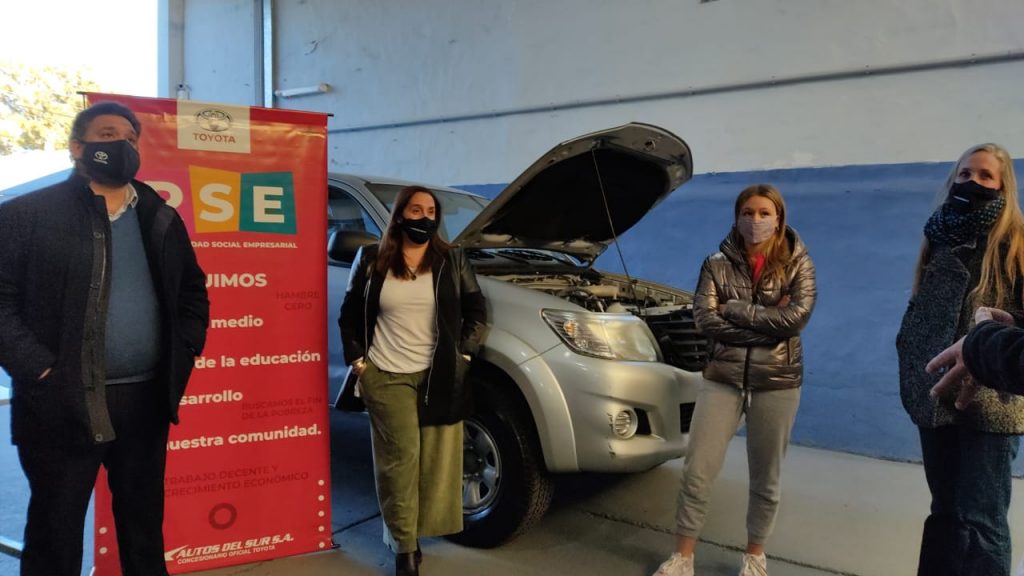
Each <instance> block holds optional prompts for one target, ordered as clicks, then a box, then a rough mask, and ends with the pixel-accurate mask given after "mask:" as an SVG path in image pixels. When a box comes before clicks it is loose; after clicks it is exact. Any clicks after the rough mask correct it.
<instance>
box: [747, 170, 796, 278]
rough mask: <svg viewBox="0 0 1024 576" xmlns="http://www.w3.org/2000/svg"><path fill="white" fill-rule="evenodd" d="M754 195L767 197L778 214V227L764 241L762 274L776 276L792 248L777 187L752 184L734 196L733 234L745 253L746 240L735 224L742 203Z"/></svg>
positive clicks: (783, 267) (787, 259)
mask: <svg viewBox="0 0 1024 576" xmlns="http://www.w3.org/2000/svg"><path fill="white" fill-rule="evenodd" d="M754 196H760V197H762V198H767V199H768V200H769V201H771V203H772V204H773V205H774V206H775V213H776V214H778V227H777V228H776V229H775V233H774V234H772V237H771V238H769V239H768V240H767V241H766V244H765V246H764V252H763V254H764V276H765V277H769V276H778V275H780V274H781V273H782V271H783V270H784V269H785V267H786V264H788V263H789V261H790V259H791V258H792V257H793V250H792V248H791V247H790V245H789V240H788V239H787V238H786V202H785V201H784V200H783V199H782V193H781V192H779V189H778V188H776V187H775V186H772V185H771V184H754V185H752V186H747V187H746V188H744V189H743V191H742V192H740V195H739V196H737V197H736V206H735V208H734V209H733V234H734V236H735V238H736V239H737V242H739V245H740V246H742V247H743V252H744V253H746V252H747V246H746V240H744V239H743V235H742V234H740V233H739V232H738V231H737V229H736V227H735V224H736V223H738V222H739V220H740V210H742V209H743V205H744V204H746V203H747V200H750V199H751V198H753V197H754Z"/></svg>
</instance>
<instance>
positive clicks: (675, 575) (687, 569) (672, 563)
mask: <svg viewBox="0 0 1024 576" xmlns="http://www.w3.org/2000/svg"><path fill="white" fill-rule="evenodd" d="M654 576H693V556H685V557H684V556H683V555H682V554H680V553H679V552H673V553H672V555H671V556H669V558H668V560H665V561H664V562H662V563H661V566H658V571H657V572H655V573H654Z"/></svg>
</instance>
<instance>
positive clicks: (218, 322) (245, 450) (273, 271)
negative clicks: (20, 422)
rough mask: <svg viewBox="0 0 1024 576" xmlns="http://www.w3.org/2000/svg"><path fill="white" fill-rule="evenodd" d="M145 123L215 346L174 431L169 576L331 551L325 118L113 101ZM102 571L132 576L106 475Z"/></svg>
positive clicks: (99, 528)
mask: <svg viewBox="0 0 1024 576" xmlns="http://www.w3.org/2000/svg"><path fill="white" fill-rule="evenodd" d="M86 98H87V100H88V101H89V103H95V102H99V101H103V100H113V101H117V102H120V103H122V104H124V105H126V106H127V107H128V108H130V109H131V110H132V111H134V112H135V114H136V115H137V116H138V118H139V121H140V122H141V124H142V135H141V138H140V140H139V150H140V154H141V157H142V168H141V170H140V171H139V175H138V179H140V180H142V181H144V182H146V183H147V184H149V185H150V186H152V187H153V188H154V189H156V190H157V192H159V193H160V194H161V195H162V196H163V197H164V198H165V199H166V200H167V202H168V204H170V205H171V206H173V207H175V208H176V209H177V210H178V213H179V214H180V215H181V217H182V218H183V219H184V221H185V224H186V225H187V226H188V230H189V234H190V235H191V238H192V245H193V246H194V247H195V251H196V254H197V256H198V258H199V264H200V265H201V266H202V268H203V270H204V271H205V272H206V275H207V278H206V286H207V289H208V290H209V294H210V318H211V320H210V330H209V332H208V336H207V343H206V349H205V350H204V351H203V354H202V356H200V357H199V358H197V359H196V364H195V370H194V371H193V373H192V379H191V380H190V381H189V385H188V388H187V390H186V391H185V397H184V398H183V399H182V401H181V407H180V417H181V424H180V425H178V426H172V427H171V432H170V439H169V441H168V444H167V449H168V450H167V474H166V479H165V484H164V488H165V496H166V503H165V510H166V512H165V520H164V536H165V545H164V548H165V555H164V557H165V559H166V561H167V568H168V570H169V571H170V572H171V573H172V574H177V573H183V572H193V571H197V570H208V569H212V568H217V567H221V566H227V565H232V564H242V563H248V562H255V561H259V560H267V559H270V558H275V557H280V556H288V555H293V554H301V553H304V552H311V551H316V550H323V549H325V548H328V547H330V546H331V501H330V497H331V491H330V487H331V486H330V484H331V478H330V454H329V451H330V443H329V434H330V425H329V422H328V418H327V400H326V398H325V396H326V392H327V310H326V306H327V304H326V302H327V298H326V296H327V295H326V293H325V292H326V286H327V260H326V258H327V256H326V245H327V239H326V211H327V116H326V115H325V114H317V113H310V112H298V111H287V110H277V109H267V108H256V107H247V106H230V105H223V104H212V103H203V102H193V101H187V100H171V99H163V98H141V97H131V96H120V95H109V94H87V95H86ZM95 506H96V508H95V510H96V514H95V518H96V525H95V572H94V574H95V575H96V576H116V575H119V574H120V573H121V571H120V566H119V562H118V552H117V538H116V535H115V529H114V520H113V515H112V513H111V496H110V492H109V490H108V488H107V481H106V475H105V473H104V472H102V471H101V473H100V477H99V479H98V481H97V484H96V500H95Z"/></svg>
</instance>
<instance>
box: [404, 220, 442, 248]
mask: <svg viewBox="0 0 1024 576" xmlns="http://www.w3.org/2000/svg"><path fill="white" fill-rule="evenodd" d="M399 226H400V227H401V228H402V231H403V232H405V235H406V236H407V237H408V238H409V240H410V241H412V243H413V244H426V243H427V242H428V241H429V240H430V238H431V237H433V236H434V232H435V231H437V220H431V219H430V218H427V217H426V216H424V217H423V218H417V219H415V220H410V219H408V218H406V219H405V220H402V221H401V222H400V223H399Z"/></svg>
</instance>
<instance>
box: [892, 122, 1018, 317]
mask: <svg viewBox="0 0 1024 576" xmlns="http://www.w3.org/2000/svg"><path fill="white" fill-rule="evenodd" d="M978 152H988V153H989V154H991V155H992V156H994V157H995V158H996V160H998V161H999V165H1000V171H999V175H1000V176H1001V178H1002V181H1003V187H1002V190H1001V191H1002V193H1003V197H1004V198H1006V206H1005V207H1004V208H1003V212H1002V214H1000V215H999V218H997V219H996V221H995V223H994V224H993V225H992V228H991V229H990V230H989V232H988V245H987V246H986V247H985V256H984V257H983V258H982V260H981V280H980V281H979V282H978V285H977V286H975V287H974V289H973V290H971V294H970V298H971V302H972V303H973V304H974V305H981V304H983V302H982V301H981V299H982V298H983V297H984V296H985V295H987V294H993V296H994V299H993V301H992V302H988V304H991V305H992V306H995V307H996V308H1001V307H1004V306H1006V305H1008V304H1009V303H1010V302H1012V301H1013V299H1012V295H1011V294H1010V291H1011V290H1012V289H1013V284H1014V280H1016V278H1017V277H1018V276H1019V275H1020V274H1022V273H1024V214H1021V210H1020V204H1019V203H1018V199H1017V177H1016V176H1015V175H1014V172H1013V159H1012V158H1010V154H1009V152H1007V151H1006V149H1005V148H1003V147H1002V146H1000V145H998V144H992V143H991V142H990V143H987V144H979V145H977V146H971V147H970V148H968V149H967V150H966V151H964V153H963V154H961V155H960V159H959V160H957V161H956V164H954V165H953V170H951V171H950V173H949V176H948V177H947V178H946V183H945V185H944V186H943V187H942V190H941V191H940V193H939V202H938V204H941V203H942V202H944V201H945V200H946V198H947V197H948V196H949V191H950V189H951V188H952V187H953V183H954V182H956V177H957V174H958V173H959V171H960V165H961V164H963V163H964V161H965V160H967V159H968V158H970V157H971V156H973V155H975V154H977V153H978ZM930 256H931V244H930V243H929V242H928V239H927V238H925V239H924V241H923V242H922V243H921V253H920V255H919V256H918V258H917V266H916V267H915V268H914V287H913V292H912V293H913V294H914V295H916V294H917V289H918V287H919V286H920V285H921V276H922V275H923V271H924V267H925V264H927V262H928V258H929V257H930Z"/></svg>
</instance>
